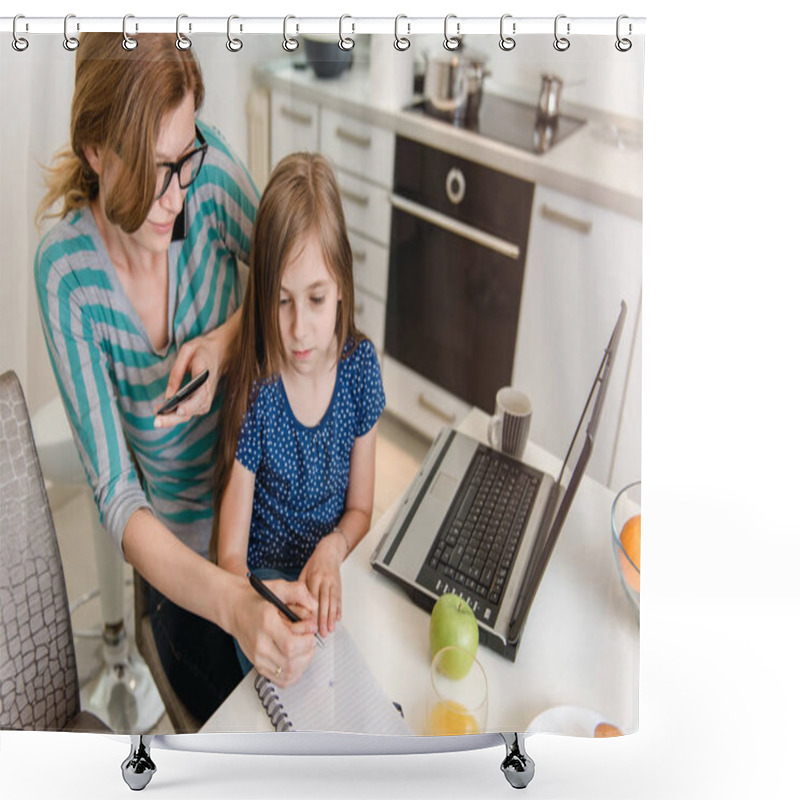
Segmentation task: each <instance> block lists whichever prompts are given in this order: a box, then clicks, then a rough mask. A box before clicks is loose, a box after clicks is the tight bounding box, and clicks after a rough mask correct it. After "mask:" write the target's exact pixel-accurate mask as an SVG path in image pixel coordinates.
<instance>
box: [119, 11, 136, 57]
mask: <svg viewBox="0 0 800 800" xmlns="http://www.w3.org/2000/svg"><path fill="white" fill-rule="evenodd" d="M129 19H136V17H134V16H133V14H126V15H125V16H124V17H123V18H122V47H123V48H124V49H125V50H129V51H130V50H135V49H136V48H137V47H138V46H139V42H137V41H136V38H135V37H134V36H128V20H129ZM134 29H135V30H137V31H138V30H139V25H138V23H134Z"/></svg>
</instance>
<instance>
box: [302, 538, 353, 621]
mask: <svg viewBox="0 0 800 800" xmlns="http://www.w3.org/2000/svg"><path fill="white" fill-rule="evenodd" d="M346 555H347V541H346V540H345V538H344V537H343V536H342V535H340V534H339V533H338V532H334V533H329V534H328V535H327V536H325V537H324V538H322V539H320V541H319V544H317V546H316V548H315V549H314V552H313V553H312V554H311V558H309V559H308V561H307V562H306V565H305V567H303V571H302V572H301V573H300V577H299V578H298V581H299V582H300V583H304V584H305V585H306V586H308V590H309V591H310V592H311V595H312V596H313V597H314V598H315V599H316V601H317V603H318V604H319V632H320V635H322V636H323V637H324V636H327V635H328V633H330V632H332V631H333V630H334V628H335V627H336V623H337V622H338V621H339V620H340V619H341V618H342V579H341V575H340V574H339V568H340V567H341V565H342V562H343V561H344V559H345V556H346Z"/></svg>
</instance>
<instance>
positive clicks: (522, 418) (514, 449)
mask: <svg viewBox="0 0 800 800" xmlns="http://www.w3.org/2000/svg"><path fill="white" fill-rule="evenodd" d="M532 410H533V409H532V406H531V400H530V398H529V397H528V395H526V394H525V392H522V391H520V390H519V389H512V388H511V387H510V386H505V387H503V388H502V389H500V390H499V391H498V392H497V395H496V397H495V412H494V416H493V417H492V418H491V419H490V420H489V429H488V431H487V438H488V439H489V444H490V445H491V446H492V447H493V448H494V449H495V450H500V451H502V452H503V453H506V454H508V455H510V456H514V458H522V455H523V453H524V452H525V445H526V444H527V442H528V433H529V431H530V429H531V414H532Z"/></svg>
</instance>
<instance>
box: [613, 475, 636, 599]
mask: <svg viewBox="0 0 800 800" xmlns="http://www.w3.org/2000/svg"><path fill="white" fill-rule="evenodd" d="M641 488H642V482H641V481H634V482H633V483H629V484H628V485H627V486H625V487H623V488H622V489H620V491H619V492H618V494H617V496H616V497H615V498H614V502H613V503H612V504H611V541H612V545H613V547H614V563H615V564H616V565H617V574H618V575H619V579H620V582H621V583H622V586H623V588H624V589H625V593H626V594H627V595H628V597H630V599H631V602H632V603H633V605H634V607H635V608H636V612H637V613H638V612H639V584H640V581H639V578H640V568H639V565H637V563H636V562H634V560H633V559H632V558H631V556H630V555H629V554H628V552H627V551H626V550H625V547H624V546H623V544H622V541H621V538H620V537H621V536H623V529H624V527H625V524H626V523H627V522H629V521H631V520H633V519H634V518H635V517H636V516H639V517H640V519H639V521H640V523H641V516H640V515H641ZM632 524H634V523H632ZM626 538H627V537H626Z"/></svg>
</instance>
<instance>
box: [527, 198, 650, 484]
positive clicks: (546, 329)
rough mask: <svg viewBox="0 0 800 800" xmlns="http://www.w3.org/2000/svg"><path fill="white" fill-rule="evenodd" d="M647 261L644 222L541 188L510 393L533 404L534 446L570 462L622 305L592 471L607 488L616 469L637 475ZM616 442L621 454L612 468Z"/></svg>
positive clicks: (638, 468) (535, 212)
mask: <svg viewBox="0 0 800 800" xmlns="http://www.w3.org/2000/svg"><path fill="white" fill-rule="evenodd" d="M641 252H642V227H641V222H639V221H638V220H635V219H633V218H631V217H628V216H625V215H623V214H619V213H616V212H614V211H610V210H609V209H607V208H601V207H599V206H596V205H593V204H592V203H589V202H587V201H585V200H580V199H578V198H576V197H573V196H571V195H566V194H563V193H561V192H558V191H555V190H553V189H550V188H548V187H545V186H542V185H541V184H540V185H537V187H536V189H535V192H534V208H533V215H532V220H531V232H530V237H529V244H528V255H527V259H526V267H525V280H524V283H523V288H522V300H521V308H520V320H519V327H518V331H517V345H516V351H515V357H514V373H513V383H514V385H515V386H517V387H518V388H520V389H523V390H524V391H526V392H527V393H528V394H529V395H530V396H531V399H532V401H533V419H532V422H531V438H532V439H533V441H535V442H537V443H538V444H541V445H543V446H544V447H545V448H547V449H548V450H550V451H551V452H553V453H555V454H557V455H565V454H566V452H567V448H568V446H569V443H570V440H571V437H572V434H573V431H574V428H575V424H576V423H577V421H578V419H579V417H580V414H581V411H582V409H583V406H584V403H585V401H586V396H587V394H588V392H589V389H590V387H591V385H592V381H593V380H594V377H595V374H596V372H597V368H598V366H599V364H600V361H601V358H602V356H603V350H604V348H605V346H606V344H607V342H608V339H609V337H610V335H611V331H612V328H613V326H614V321H615V320H616V318H617V315H618V313H619V308H620V300H625V302H626V304H627V306H628V313H627V318H626V323H625V328H624V330H623V334H622V337H621V341H620V346H619V350H618V352H617V360H616V362H615V365H614V371H613V374H612V377H611V382H610V384H609V387H608V390H607V394H606V401H605V406H604V410H603V417H602V421H601V424H600V429H599V433H598V437H597V441H596V442H595V445H594V452H593V455H592V460H591V461H590V463H589V467H588V470H587V471H588V474H590V475H592V476H593V477H595V478H597V479H598V480H600V481H601V482H602V483H604V484H609V483H610V482H611V480H612V467H613V471H614V475H631V476H636V477H638V476H639V475H640V471H641V466H640V456H639V454H640V449H641V433H640V420H641V416H640V411H638V409H639V408H640V404H641V373H640V371H638V370H632V369H630V366H631V353H632V345H633V340H634V331H635V328H636V324H637V317H638V310H639V306H640V296H641ZM637 381H638V385H634V384H635V382H637ZM628 384H630V385H628ZM623 398H625V407H626V409H625V413H624V414H623ZM621 421H622V423H623V425H624V430H622V431H621ZM618 440H619V441H621V442H624V447H621V448H619V450H618V452H617V459H616V462H615V460H614V455H615V450H617V442H618Z"/></svg>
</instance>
